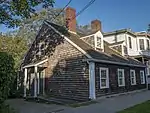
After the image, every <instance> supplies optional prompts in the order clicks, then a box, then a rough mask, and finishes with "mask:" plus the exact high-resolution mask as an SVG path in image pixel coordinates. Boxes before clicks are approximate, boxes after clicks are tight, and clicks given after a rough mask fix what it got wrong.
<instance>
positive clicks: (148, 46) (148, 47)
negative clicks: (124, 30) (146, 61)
mask: <svg viewBox="0 0 150 113" xmlns="http://www.w3.org/2000/svg"><path fill="white" fill-rule="evenodd" d="M147 49H148V50H149V49H150V44H149V40H147Z"/></svg>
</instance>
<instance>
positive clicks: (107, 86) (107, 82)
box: [99, 67, 109, 89]
mask: <svg viewBox="0 0 150 113" xmlns="http://www.w3.org/2000/svg"><path fill="white" fill-rule="evenodd" d="M101 70H106V86H105V87H104V86H102V85H101ZM99 74H100V89H104V88H109V72H108V68H104V67H100V72H99Z"/></svg>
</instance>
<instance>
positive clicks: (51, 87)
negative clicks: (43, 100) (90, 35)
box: [46, 41, 89, 100]
mask: <svg viewBox="0 0 150 113" xmlns="http://www.w3.org/2000/svg"><path fill="white" fill-rule="evenodd" d="M85 59H86V56H85V55H84V54H82V53H81V52H80V51H79V50H77V49H76V48H75V47H73V46H72V45H71V44H69V43H68V42H67V41H64V43H62V44H60V45H58V46H57V47H56V48H55V51H54V53H53V55H51V56H50V57H49V61H48V62H49V65H48V68H47V69H46V70H47V74H46V77H47V78H48V79H47V82H48V83H47V85H48V86H46V87H47V89H46V93H47V94H48V95H49V96H55V97H59V98H68V99H75V100H87V99H88V97H89V75H88V73H89V72H88V64H87V62H85V61H84V60H85Z"/></svg>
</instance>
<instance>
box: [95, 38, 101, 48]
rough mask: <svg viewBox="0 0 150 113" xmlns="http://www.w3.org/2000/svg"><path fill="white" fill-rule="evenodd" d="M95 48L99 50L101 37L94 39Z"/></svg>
mask: <svg viewBox="0 0 150 113" xmlns="http://www.w3.org/2000/svg"><path fill="white" fill-rule="evenodd" d="M96 47H97V48H101V37H98V36H97V37H96Z"/></svg>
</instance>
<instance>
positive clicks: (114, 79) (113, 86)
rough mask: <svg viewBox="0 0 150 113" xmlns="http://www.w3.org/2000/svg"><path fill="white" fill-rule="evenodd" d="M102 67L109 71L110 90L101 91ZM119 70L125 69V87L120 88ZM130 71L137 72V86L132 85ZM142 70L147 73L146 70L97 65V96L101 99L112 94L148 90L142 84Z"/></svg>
mask: <svg viewBox="0 0 150 113" xmlns="http://www.w3.org/2000/svg"><path fill="white" fill-rule="evenodd" d="M100 67H105V68H108V69H109V88H105V89H100V74H99V71H100V70H99V68H100ZM117 69H124V75H125V86H123V87H119V86H118V75H117ZM130 69H133V70H135V74H136V83H137V84H136V85H131V81H130ZM140 70H144V71H145V68H140V67H128V66H120V65H111V64H102V63H101V64H100V63H96V69H95V71H96V73H95V76H96V77H95V79H96V86H95V87H96V96H97V97H100V96H105V95H110V94H116V93H123V92H128V91H133V90H139V89H144V88H146V84H141V80H140Z"/></svg>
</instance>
